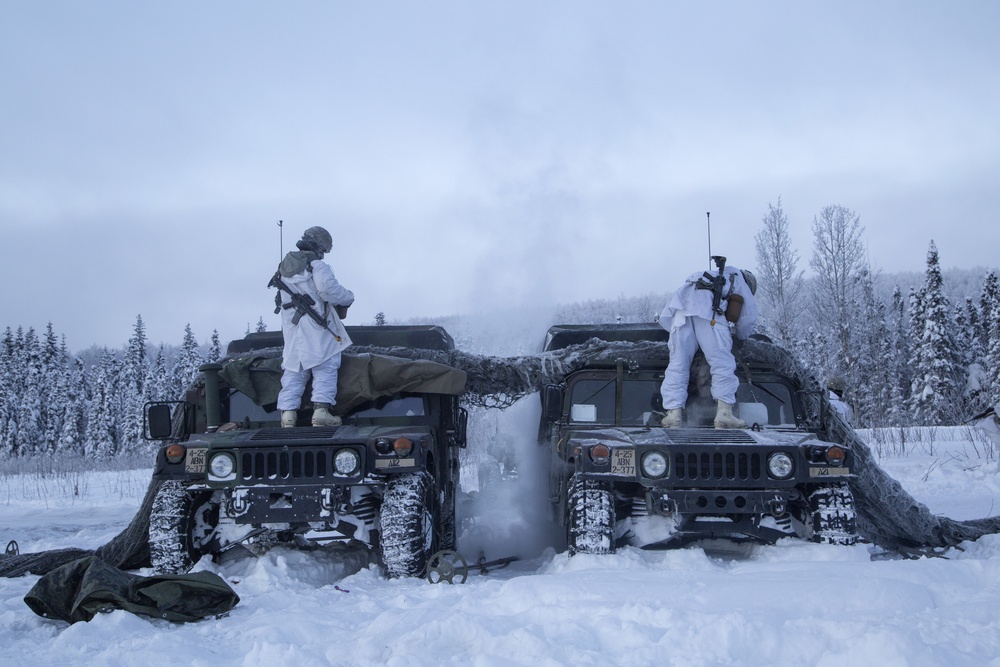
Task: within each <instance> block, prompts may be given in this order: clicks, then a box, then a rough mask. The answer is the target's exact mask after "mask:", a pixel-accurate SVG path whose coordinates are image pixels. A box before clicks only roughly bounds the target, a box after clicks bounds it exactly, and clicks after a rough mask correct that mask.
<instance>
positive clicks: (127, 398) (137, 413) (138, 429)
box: [117, 315, 149, 452]
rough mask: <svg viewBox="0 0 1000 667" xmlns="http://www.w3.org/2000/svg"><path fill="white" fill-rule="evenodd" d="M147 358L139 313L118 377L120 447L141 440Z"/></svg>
mask: <svg viewBox="0 0 1000 667" xmlns="http://www.w3.org/2000/svg"><path fill="white" fill-rule="evenodd" d="M148 378H149V361H148V359H147V357H146V326H145V324H143V321H142V315H137V316H136V318H135V325H133V327H132V336H131V337H130V338H129V339H128V344H127V346H126V348H125V358H124V359H123V360H122V364H121V373H120V375H119V380H118V385H117V388H118V391H117V394H118V405H119V414H120V415H121V417H120V421H119V423H118V426H119V430H118V443H119V451H121V452H130V451H133V450H134V449H136V448H137V447H138V446H139V445H140V444H141V443H142V442H143V441H142V423H143V415H142V408H143V405H145V403H146V400H147V387H146V385H147V383H148V381H149V379H148Z"/></svg>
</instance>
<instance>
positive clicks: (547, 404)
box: [542, 384, 563, 422]
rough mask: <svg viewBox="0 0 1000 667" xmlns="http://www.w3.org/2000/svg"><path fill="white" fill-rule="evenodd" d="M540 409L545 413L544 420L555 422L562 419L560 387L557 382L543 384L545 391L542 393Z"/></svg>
mask: <svg viewBox="0 0 1000 667" xmlns="http://www.w3.org/2000/svg"><path fill="white" fill-rule="evenodd" d="M542 410H543V412H544V414H545V421H548V422H557V421H559V420H560V419H562V413H563V390H562V387H560V386H559V385H557V384H548V385H545V391H544V392H543V393H542Z"/></svg>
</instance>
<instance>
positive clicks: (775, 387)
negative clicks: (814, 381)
mask: <svg viewBox="0 0 1000 667" xmlns="http://www.w3.org/2000/svg"><path fill="white" fill-rule="evenodd" d="M660 383H661V380H660V379H659V378H655V379H654V378H625V379H624V380H623V382H622V392H621V402H622V404H621V416H620V417H616V414H615V408H616V399H615V395H616V390H617V386H616V381H615V378H614V377H611V378H607V379H605V378H600V379H594V378H592V377H591V378H581V379H578V380H576V382H573V383H572V384H571V388H570V397H571V408H570V422H572V423H578V424H580V423H593V424H617V425H619V426H642V425H645V424H647V422H648V421H649V418H650V416H651V414H652V412H653V411H654V410H662V408H661V407H660ZM706 401H711V396H708V397H699V396H691V397H690V398H689V400H688V410H689V412H691V413H692V415H694V414H696V413H697V412H698V411H697V410H695V407H696V405H697V404H699V403H704V402H706ZM736 404H737V412H738V414H739V415H740V416H741V417H742V418H743V419H744V420H746V421H747V423H750V424H753V423H757V424H760V425H761V426H775V427H782V426H785V427H794V426H795V414H794V413H795V411H794V408H793V403H792V398H791V391H790V390H789V387H788V386H787V385H786V384H784V383H783V382H778V381H766V382H761V381H755V382H754V383H753V384H752V385H751V384H747V383H745V382H741V383H740V387H739V390H738V391H737V392H736ZM714 411H715V406H714V404H713V405H710V406H705V412H706V414H714Z"/></svg>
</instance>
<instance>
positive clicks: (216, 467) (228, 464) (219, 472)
mask: <svg viewBox="0 0 1000 667" xmlns="http://www.w3.org/2000/svg"><path fill="white" fill-rule="evenodd" d="M235 470H236V460H235V459H234V458H233V457H232V456H231V455H230V454H216V455H215V456H213V457H212V458H211V460H209V462H208V472H209V475H211V476H212V477H214V478H217V479H227V478H229V477H231V476H232V474H233V472H234V471H235Z"/></svg>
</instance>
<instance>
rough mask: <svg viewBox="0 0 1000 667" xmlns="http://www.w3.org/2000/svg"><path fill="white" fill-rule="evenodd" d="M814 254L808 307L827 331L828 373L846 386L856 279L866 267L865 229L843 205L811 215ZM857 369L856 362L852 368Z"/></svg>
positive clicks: (849, 373)
mask: <svg viewBox="0 0 1000 667" xmlns="http://www.w3.org/2000/svg"><path fill="white" fill-rule="evenodd" d="M812 230H813V237H814V240H813V254H812V259H811V260H810V261H809V265H810V266H811V267H812V269H813V272H814V273H815V276H814V277H813V299H812V309H813V315H814V319H815V322H816V325H817V326H818V328H819V329H821V330H823V331H825V332H827V340H828V341H829V346H830V351H829V353H828V354H827V355H825V356H826V358H827V359H829V360H830V363H831V365H830V366H829V367H827V369H826V370H827V377H834V376H840V377H842V378H844V379H845V381H846V384H847V386H848V387H850V386H852V385H855V384H857V382H856V381H857V378H855V377H852V365H853V364H854V361H853V360H854V358H855V356H856V350H855V348H854V340H853V335H854V327H855V322H856V321H857V319H858V313H857V312H856V310H855V308H856V304H858V303H859V302H860V300H859V299H858V289H859V285H860V282H859V280H858V278H859V276H860V275H861V272H862V271H863V270H865V269H867V268H868V267H867V263H866V261H865V247H864V244H863V243H862V242H861V235H862V233H863V232H864V227H862V226H861V218H860V216H858V215H857V214H856V213H854V212H853V211H851V210H850V209H848V208H846V207H844V206H827V207H825V208H823V210H821V211H820V214H819V215H818V216H816V217H815V218H814V219H813V224H812ZM855 367H856V366H855Z"/></svg>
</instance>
